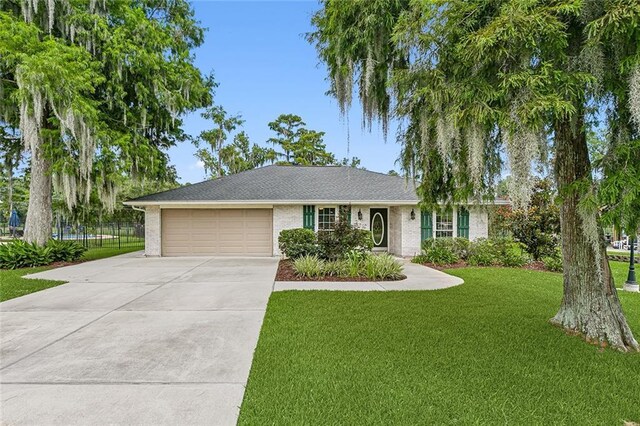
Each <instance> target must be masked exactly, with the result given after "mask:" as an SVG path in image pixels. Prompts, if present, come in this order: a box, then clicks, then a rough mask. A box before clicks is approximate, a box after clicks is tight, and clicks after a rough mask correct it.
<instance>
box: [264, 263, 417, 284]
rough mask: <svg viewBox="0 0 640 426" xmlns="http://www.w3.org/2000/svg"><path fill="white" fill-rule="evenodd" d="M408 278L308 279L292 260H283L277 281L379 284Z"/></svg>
mask: <svg viewBox="0 0 640 426" xmlns="http://www.w3.org/2000/svg"><path fill="white" fill-rule="evenodd" d="M405 278H407V277H406V276H404V275H403V276H402V278H400V279H397V280H391V279H385V280H370V279H369V278H366V277H334V276H324V277H320V278H307V277H302V276H300V275H298V274H296V272H295V271H294V270H293V262H292V261H291V260H290V259H283V260H281V261H280V263H279V264H278V272H276V281H342V282H347V281H351V282H352V281H361V282H377V281H400V280H404V279H405Z"/></svg>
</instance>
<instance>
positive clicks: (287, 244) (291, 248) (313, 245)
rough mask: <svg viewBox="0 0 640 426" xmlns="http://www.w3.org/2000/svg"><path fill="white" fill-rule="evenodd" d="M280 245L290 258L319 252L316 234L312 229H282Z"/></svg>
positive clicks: (279, 237) (281, 249)
mask: <svg viewBox="0 0 640 426" xmlns="http://www.w3.org/2000/svg"><path fill="white" fill-rule="evenodd" d="M278 247H279V248H280V251H281V252H282V253H283V254H284V255H285V256H287V257H288V258H290V259H297V258H299V257H302V256H313V255H316V254H318V241H317V238H316V234H315V233H314V232H313V231H312V230H310V229H305V228H296V229H285V230H283V231H280V235H279V236H278Z"/></svg>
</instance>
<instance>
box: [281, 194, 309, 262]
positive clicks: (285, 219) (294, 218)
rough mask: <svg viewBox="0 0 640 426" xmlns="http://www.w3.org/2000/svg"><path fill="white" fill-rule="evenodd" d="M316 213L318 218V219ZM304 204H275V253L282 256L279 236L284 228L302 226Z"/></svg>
mask: <svg viewBox="0 0 640 426" xmlns="http://www.w3.org/2000/svg"><path fill="white" fill-rule="evenodd" d="M317 216H318V215H317V213H316V220H317ZM302 220H303V219H302V206H273V255H274V256H280V255H281V253H280V249H279V248H278V237H279V236H280V231H282V230H283V229H295V228H302V227H303V222H302Z"/></svg>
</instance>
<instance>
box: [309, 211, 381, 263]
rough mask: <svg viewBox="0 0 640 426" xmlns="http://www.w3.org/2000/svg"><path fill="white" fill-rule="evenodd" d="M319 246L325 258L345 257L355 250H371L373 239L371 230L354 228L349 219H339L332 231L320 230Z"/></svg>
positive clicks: (321, 254)
mask: <svg viewBox="0 0 640 426" xmlns="http://www.w3.org/2000/svg"><path fill="white" fill-rule="evenodd" d="M318 247H319V250H320V252H319V254H320V256H321V257H322V258H323V259H328V260H336V259H344V258H345V257H346V255H347V253H349V252H351V251H353V250H355V251H360V252H369V251H371V249H373V240H372V239H371V233H370V232H369V231H366V230H364V229H358V228H354V227H353V226H352V225H351V224H350V223H349V222H347V221H339V222H337V223H336V225H335V228H334V229H332V230H330V231H328V230H327V231H318Z"/></svg>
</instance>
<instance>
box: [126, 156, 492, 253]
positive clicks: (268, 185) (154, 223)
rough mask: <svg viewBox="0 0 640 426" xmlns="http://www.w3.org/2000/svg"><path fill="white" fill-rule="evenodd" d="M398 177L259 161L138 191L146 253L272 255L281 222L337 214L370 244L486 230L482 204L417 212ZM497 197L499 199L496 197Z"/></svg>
mask: <svg viewBox="0 0 640 426" xmlns="http://www.w3.org/2000/svg"><path fill="white" fill-rule="evenodd" d="M418 201H419V200H418V196H417V195H416V191H415V187H414V186H413V184H412V183H411V182H407V181H406V180H405V179H404V178H402V177H399V176H390V175H386V174H382V173H375V172H371V171H368V170H362V169H357V168H353V167H346V166H326V167H324V166H323V167H319V166H275V165H273V166H265V167H261V168H257V169H253V170H248V171H245V172H242V173H238V174H235V175H230V176H224V177H221V178H218V179H213V180H208V181H205V182H201V183H197V184H194V185H188V186H184V187H181V188H176V189H172V190H169V191H165V192H160V193H157V194H151V195H146V196H144V197H140V198H136V199H134V200H130V201H127V202H126V203H125V204H126V205H129V206H133V207H136V208H142V209H144V211H145V239H146V241H145V254H146V255H147V256H219V255H237V256H277V255H280V251H279V249H278V235H279V234H280V231H282V230H283V229H291V228H302V227H304V228H308V229H312V230H315V231H318V230H328V229H331V228H332V226H333V224H334V223H335V221H336V220H338V218H339V217H341V216H340V213H341V212H342V213H343V214H344V216H346V217H348V218H349V219H348V220H350V221H351V223H352V224H353V225H354V226H357V227H360V228H363V229H368V230H371V233H372V237H373V242H374V244H375V249H376V250H380V251H383V250H386V251H389V252H390V253H393V254H396V255H398V256H413V255H415V254H418V253H420V244H421V242H422V241H423V240H425V239H427V238H431V237H435V238H438V237H457V236H460V237H466V238H469V239H475V238H479V237H487V233H488V217H487V209H486V206H485V205H476V204H470V205H466V206H454V207H453V208H452V209H449V210H447V211H427V212H423V211H420V208H419V207H418ZM499 203H503V202H499Z"/></svg>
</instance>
